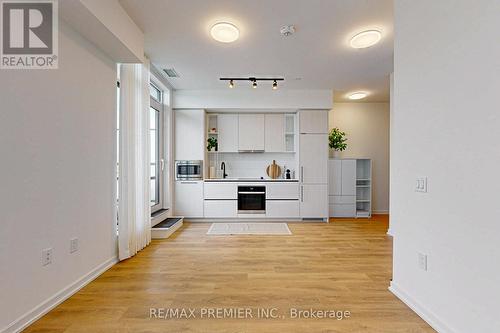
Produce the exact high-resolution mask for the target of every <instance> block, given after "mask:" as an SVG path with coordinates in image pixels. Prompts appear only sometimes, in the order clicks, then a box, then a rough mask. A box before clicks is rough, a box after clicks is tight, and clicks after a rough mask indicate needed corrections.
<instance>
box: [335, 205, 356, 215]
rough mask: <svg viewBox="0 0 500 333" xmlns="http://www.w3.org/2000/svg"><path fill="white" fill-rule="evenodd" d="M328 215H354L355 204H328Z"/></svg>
mask: <svg viewBox="0 0 500 333" xmlns="http://www.w3.org/2000/svg"><path fill="white" fill-rule="evenodd" d="M329 210H330V212H329V213H330V214H329V215H330V216H333V217H354V216H356V204H330V205H329Z"/></svg>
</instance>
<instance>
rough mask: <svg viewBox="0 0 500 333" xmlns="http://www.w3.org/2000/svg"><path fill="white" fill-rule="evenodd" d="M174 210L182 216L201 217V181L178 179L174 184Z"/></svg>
mask: <svg viewBox="0 0 500 333" xmlns="http://www.w3.org/2000/svg"><path fill="white" fill-rule="evenodd" d="M174 191H175V193H174V196H175V198H174V199H175V202H174V205H175V206H174V208H175V209H174V212H175V215H179V216H184V217H193V218H196V217H203V182H202V181H178V182H175V185H174Z"/></svg>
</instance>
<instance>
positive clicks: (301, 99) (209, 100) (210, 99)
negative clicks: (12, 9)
mask: <svg viewBox="0 0 500 333" xmlns="http://www.w3.org/2000/svg"><path fill="white" fill-rule="evenodd" d="M332 101H333V91H332V90H287V89H278V90H272V89H265V88H257V89H252V88H248V89H245V88H234V89H229V88H228V89H218V90H216V89H212V90H208V89H207V90H176V91H175V92H174V98H173V103H174V104H173V107H174V108H176V109H211V110H214V109H289V110H297V109H331V107H332Z"/></svg>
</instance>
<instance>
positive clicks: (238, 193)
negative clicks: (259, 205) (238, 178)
mask: <svg viewBox="0 0 500 333" xmlns="http://www.w3.org/2000/svg"><path fill="white" fill-rule="evenodd" d="M238 194H266V192H238Z"/></svg>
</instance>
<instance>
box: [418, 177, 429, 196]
mask: <svg viewBox="0 0 500 333" xmlns="http://www.w3.org/2000/svg"><path fill="white" fill-rule="evenodd" d="M415 192H423V193H427V177H417V179H416V181H415Z"/></svg>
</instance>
